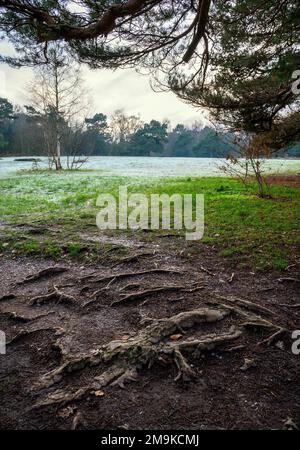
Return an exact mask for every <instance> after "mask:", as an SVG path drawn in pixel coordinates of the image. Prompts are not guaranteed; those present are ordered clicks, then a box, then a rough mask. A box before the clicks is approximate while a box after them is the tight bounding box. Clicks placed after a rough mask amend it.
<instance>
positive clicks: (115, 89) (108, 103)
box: [0, 41, 205, 126]
mask: <svg viewBox="0 0 300 450" xmlns="http://www.w3.org/2000/svg"><path fill="white" fill-rule="evenodd" d="M0 54H4V55H12V54H13V49H12V47H11V46H10V44H8V43H7V42H5V41H4V42H1V43H0ZM82 75H83V79H84V81H85V85H86V86H87V88H88V91H89V99H90V108H89V109H90V111H91V112H92V113H96V112H102V113H104V114H106V115H108V116H109V115H110V114H112V113H113V111H115V110H116V109H124V111H125V112H126V113H128V114H136V115H137V114H140V116H141V119H142V120H143V121H145V122H147V121H150V120H151V119H157V120H161V121H162V120H164V119H168V120H169V121H170V122H171V125H172V126H175V125H176V124H177V123H184V124H185V125H191V124H193V123H194V122H195V121H197V122H200V123H203V124H205V118H204V114H203V112H202V111H200V110H197V109H196V108H195V107H192V106H190V105H187V104H185V103H184V102H182V101H181V100H179V99H178V98H177V97H176V95H174V94H173V93H171V92H159V93H157V92H154V91H153V90H152V89H151V87H150V77H149V76H148V75H141V74H138V73H136V72H135V71H134V70H132V69H119V70H116V71H111V70H104V69H101V70H100V69H97V70H91V69H89V68H88V67H87V66H83V68H82ZM32 79H33V69H32V68H25V67H22V68H20V69H17V68H13V67H9V66H8V65H7V64H1V65H0V96H1V97H6V98H8V99H9V100H10V101H11V102H12V103H13V104H14V105H20V106H22V105H24V104H26V103H28V97H27V95H26V84H28V82H29V81H31V80H32Z"/></svg>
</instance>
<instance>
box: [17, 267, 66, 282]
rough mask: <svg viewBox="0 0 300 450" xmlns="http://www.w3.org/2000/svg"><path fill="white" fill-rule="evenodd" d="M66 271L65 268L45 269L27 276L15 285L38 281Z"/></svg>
mask: <svg viewBox="0 0 300 450" xmlns="http://www.w3.org/2000/svg"><path fill="white" fill-rule="evenodd" d="M67 270H68V269H67V268H66V267H58V266H54V267H47V268H46V269H43V270H40V271H39V272H37V273H34V274H32V275H28V276H27V277H26V278H24V280H22V281H19V282H18V283H17V284H24V283H29V282H32V281H37V280H40V279H41V278H45V277H50V276H52V275H58V274H60V273H63V272H66V271H67Z"/></svg>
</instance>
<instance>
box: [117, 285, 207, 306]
mask: <svg viewBox="0 0 300 450" xmlns="http://www.w3.org/2000/svg"><path fill="white" fill-rule="evenodd" d="M202 288H203V286H198V287H196V288H191V289H189V288H187V287H186V286H178V285H171V286H160V287H155V288H153V289H145V290H142V291H137V292H132V293H131V294H127V295H124V296H123V297H121V298H119V299H117V300H114V301H113V302H112V303H111V306H116V305H120V304H124V303H128V302H132V301H134V300H140V299H142V298H145V297H150V296H151V295H155V294H159V293H161V292H177V291H185V292H193V291H195V290H198V289H202Z"/></svg>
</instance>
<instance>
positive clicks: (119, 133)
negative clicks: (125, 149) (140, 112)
mask: <svg viewBox="0 0 300 450" xmlns="http://www.w3.org/2000/svg"><path fill="white" fill-rule="evenodd" d="M142 126H143V123H142V121H141V119H140V117H139V116H134V115H131V116H127V115H126V114H125V113H124V111H123V110H122V109H117V110H116V111H115V112H114V113H113V115H112V116H111V120H110V127H109V128H110V132H111V135H112V138H113V141H114V142H116V143H122V142H125V141H126V140H127V139H128V137H129V136H130V135H131V134H134V133H135V132H136V131H137V130H138V129H139V128H141V127H142Z"/></svg>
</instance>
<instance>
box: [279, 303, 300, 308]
mask: <svg viewBox="0 0 300 450" xmlns="http://www.w3.org/2000/svg"><path fill="white" fill-rule="evenodd" d="M276 306H284V307H285V308H300V303H295V304H294V305H289V304H288V303H277V305H276Z"/></svg>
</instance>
